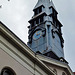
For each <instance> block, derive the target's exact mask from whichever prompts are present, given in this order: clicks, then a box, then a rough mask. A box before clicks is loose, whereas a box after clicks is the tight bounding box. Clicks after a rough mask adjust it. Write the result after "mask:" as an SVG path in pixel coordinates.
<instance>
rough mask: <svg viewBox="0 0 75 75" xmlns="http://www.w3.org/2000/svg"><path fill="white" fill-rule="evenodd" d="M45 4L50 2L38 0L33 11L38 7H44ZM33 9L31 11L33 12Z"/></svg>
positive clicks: (48, 0)
mask: <svg viewBox="0 0 75 75" xmlns="http://www.w3.org/2000/svg"><path fill="white" fill-rule="evenodd" d="M46 3H50V0H38V2H37V4H36V5H35V7H34V9H36V8H38V7H39V6H41V5H43V6H45V4H46ZM34 9H33V10H34Z"/></svg>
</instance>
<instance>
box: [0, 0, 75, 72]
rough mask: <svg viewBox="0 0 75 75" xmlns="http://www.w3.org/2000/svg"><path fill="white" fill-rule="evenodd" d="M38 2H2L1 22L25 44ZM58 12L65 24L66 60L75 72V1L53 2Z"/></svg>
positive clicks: (17, 0) (3, 0) (0, 1)
mask: <svg viewBox="0 0 75 75" xmlns="http://www.w3.org/2000/svg"><path fill="white" fill-rule="evenodd" d="M37 1H38V0H10V1H8V0H0V5H2V8H0V21H2V22H3V23H4V24H5V25H6V26H7V27H8V28H9V29H10V30H12V31H13V32H14V33H15V34H16V35H17V36H18V37H19V38H21V39H22V40H23V41H24V42H25V43H27V40H28V32H27V31H28V28H27V26H28V25H29V23H28V20H30V19H31V17H32V16H33V11H32V10H33V8H34V6H35V4H36V3H37ZM53 2H54V5H55V7H56V9H57V11H58V19H59V20H60V22H61V23H62V24H63V28H62V31H63V37H64V40H65V44H64V46H65V47H64V53H65V59H66V60H67V61H68V62H69V65H70V67H71V68H72V70H73V71H75V0H53Z"/></svg>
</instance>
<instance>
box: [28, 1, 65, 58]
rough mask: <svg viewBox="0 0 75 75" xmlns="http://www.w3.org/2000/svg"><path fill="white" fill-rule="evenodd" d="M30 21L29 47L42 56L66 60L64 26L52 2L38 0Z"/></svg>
mask: <svg viewBox="0 0 75 75" xmlns="http://www.w3.org/2000/svg"><path fill="white" fill-rule="evenodd" d="M33 11H34V15H33V17H32V18H31V19H30V20H29V23H30V25H29V26H28V28H29V32H28V33H29V36H28V39H29V40H28V46H29V47H30V48H31V49H32V50H33V51H34V52H35V53H40V54H42V55H45V56H48V57H51V58H54V59H59V58H61V57H62V58H64V51H63V43H64V40H63V37H62V31H61V27H62V26H63V25H62V24H61V23H60V21H59V20H58V18H57V14H58V12H57V10H56V8H55V6H54V4H53V2H52V1H50V0H38V2H37V4H36V6H35V7H34V9H33Z"/></svg>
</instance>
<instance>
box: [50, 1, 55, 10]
mask: <svg viewBox="0 0 75 75" xmlns="http://www.w3.org/2000/svg"><path fill="white" fill-rule="evenodd" d="M50 7H53V8H54V9H55V10H56V8H55V6H54V3H53V1H52V0H51V1H50Z"/></svg>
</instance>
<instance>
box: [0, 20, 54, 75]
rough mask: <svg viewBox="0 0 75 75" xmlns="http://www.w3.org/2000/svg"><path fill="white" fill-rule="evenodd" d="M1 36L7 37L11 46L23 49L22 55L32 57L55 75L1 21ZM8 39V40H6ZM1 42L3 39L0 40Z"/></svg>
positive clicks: (49, 72)
mask: <svg viewBox="0 0 75 75" xmlns="http://www.w3.org/2000/svg"><path fill="white" fill-rule="evenodd" d="M0 36H3V37H4V38H5V37H7V40H8V41H9V42H10V43H11V44H13V43H14V44H16V47H19V48H21V50H22V51H20V52H21V53H22V54H24V53H23V52H25V53H26V54H28V56H30V57H31V58H30V59H33V60H34V61H35V62H36V63H37V65H38V66H39V67H40V66H41V68H42V69H43V70H44V71H46V72H47V73H48V74H51V75H55V73H54V72H53V71H52V70H51V69H49V68H48V67H47V66H46V65H45V64H44V63H43V62H42V61H40V59H39V58H37V57H36V54H35V53H34V52H33V51H32V50H31V49H30V48H29V47H28V46H27V45H26V44H25V43H24V42H23V41H22V40H21V39H19V38H18V37H17V36H16V35H15V34H14V33H13V32H12V31H11V30H10V29H8V28H7V27H6V26H5V25H4V24H3V23H2V22H1V21H0ZM5 39H6V38H5ZM0 40H1V39H0Z"/></svg>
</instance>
